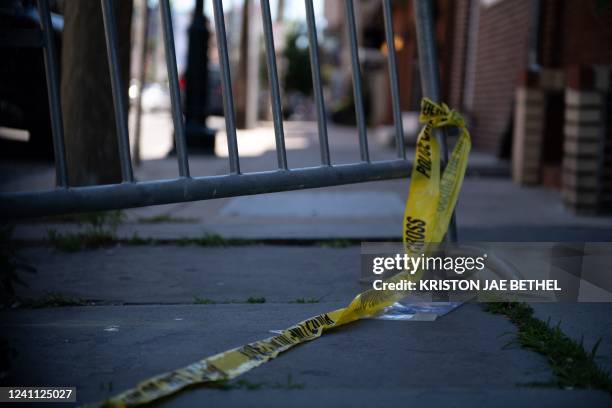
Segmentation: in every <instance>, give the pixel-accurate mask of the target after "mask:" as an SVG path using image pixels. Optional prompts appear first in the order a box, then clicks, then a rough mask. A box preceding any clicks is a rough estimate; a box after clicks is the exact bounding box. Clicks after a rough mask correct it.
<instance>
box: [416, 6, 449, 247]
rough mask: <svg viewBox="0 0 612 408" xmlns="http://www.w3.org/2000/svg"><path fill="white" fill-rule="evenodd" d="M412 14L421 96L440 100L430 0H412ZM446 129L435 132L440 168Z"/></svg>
mask: <svg viewBox="0 0 612 408" xmlns="http://www.w3.org/2000/svg"><path fill="white" fill-rule="evenodd" d="M414 15H415V19H416V24H415V25H416V34H417V45H418V51H419V68H420V70H421V87H422V88H423V96H425V97H427V98H429V99H431V100H433V101H434V102H440V77H439V75H440V73H439V71H438V55H437V51H436V40H435V35H434V23H435V21H434V18H433V2H432V0H414ZM446 136H447V135H446V131H445V130H444V129H443V130H442V131H438V132H436V137H437V138H438V140H439V143H440V147H441V149H442V157H441V162H442V168H444V167H446V162H447V161H448V146H447V141H446ZM447 235H448V238H449V240H450V241H451V242H456V241H457V223H456V219H455V213H453V217H452V219H451V223H450V226H449V229H448V233H447Z"/></svg>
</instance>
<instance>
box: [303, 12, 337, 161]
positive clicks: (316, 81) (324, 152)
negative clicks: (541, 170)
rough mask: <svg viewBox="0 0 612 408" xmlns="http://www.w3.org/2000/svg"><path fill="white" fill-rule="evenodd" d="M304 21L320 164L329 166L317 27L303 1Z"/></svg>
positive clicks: (313, 17) (312, 15) (312, 14)
mask: <svg viewBox="0 0 612 408" xmlns="http://www.w3.org/2000/svg"><path fill="white" fill-rule="evenodd" d="M304 2H305V5H306V21H307V25H308V41H309V43H310V47H309V48H310V71H311V72H312V88H313V93H314V98H315V105H316V107H317V124H318V126H319V149H320V151H321V163H322V164H323V165H325V166H329V165H331V161H330V158H329V142H328V138H327V117H326V114H327V113H326V112H325V99H324V98H323V87H322V85H321V66H320V63H319V45H318V40H317V25H316V22H315V15H314V8H313V6H312V0H305V1H304Z"/></svg>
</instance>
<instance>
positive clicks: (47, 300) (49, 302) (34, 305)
mask: <svg viewBox="0 0 612 408" xmlns="http://www.w3.org/2000/svg"><path fill="white" fill-rule="evenodd" d="M86 305H87V301H86V300H84V299H81V298H78V297H74V296H68V295H64V294H62V293H58V292H50V293H47V294H46V295H44V296H42V297H39V298H35V299H27V300H24V301H23V302H22V303H21V307H25V308H31V309H40V308H44V307H61V306H86Z"/></svg>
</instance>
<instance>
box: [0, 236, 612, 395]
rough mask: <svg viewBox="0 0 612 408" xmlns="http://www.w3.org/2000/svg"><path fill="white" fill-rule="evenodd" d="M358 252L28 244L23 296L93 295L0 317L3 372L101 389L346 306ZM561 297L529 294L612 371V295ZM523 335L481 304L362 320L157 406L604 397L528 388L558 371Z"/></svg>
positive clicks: (31, 380) (354, 287) (17, 380)
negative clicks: (585, 301) (545, 299)
mask: <svg viewBox="0 0 612 408" xmlns="http://www.w3.org/2000/svg"><path fill="white" fill-rule="evenodd" d="M359 252H360V251H359V247H347V248H321V247H317V246H309V247H300V246H297V247H295V246H291V247H287V246H266V245H256V246H245V247H225V248H210V247H199V246H185V247H182V246H172V245H164V246H114V247H109V248H101V249H95V250H84V251H80V252H75V253H64V252H60V251H58V250H56V249H52V248H48V247H32V248H28V249H25V250H23V251H22V252H21V253H22V255H23V256H24V257H25V258H26V259H27V260H28V262H30V263H31V264H32V265H33V266H35V267H36V268H37V270H38V271H37V273H36V274H35V275H24V278H25V279H26V280H27V283H28V284H29V288H21V287H19V290H20V292H19V294H20V295H21V296H22V297H23V298H34V299H44V296H45V294H46V293H49V292H55V293H59V294H61V296H64V297H65V298H66V299H77V298H78V299H84V300H86V303H87V304H89V305H90V306H76V307H71V308H66V307H59V308H58V307H49V308H42V309H27V308H26V309H12V310H4V311H2V312H0V326H1V331H2V333H3V336H2V337H3V338H4V339H5V341H7V342H8V345H9V347H11V348H12V349H14V350H15V351H16V353H17V354H16V357H15V358H14V359H13V360H12V366H13V369H12V370H11V371H10V372H9V377H8V379H7V381H9V382H10V383H11V384H13V385H17V384H22V385H26V384H28V385H43V384H44V385H64V386H67V385H71V386H72V385H74V386H77V389H78V393H77V394H78V395H79V401H80V402H91V401H96V400H100V399H103V398H107V397H109V396H111V395H114V394H116V393H117V392H120V391H122V390H123V389H125V388H128V387H131V386H134V385H135V384H136V383H137V382H138V381H141V380H143V379H145V378H147V377H149V376H152V375H155V374H158V373H161V372H164V371H168V370H172V369H175V368H178V367H180V366H183V365H186V364H189V363H191V362H193V361H196V360H198V359H200V358H203V357H206V356H208V355H212V354H214V353H217V352H220V351H224V350H227V349H229V348H232V347H235V346H239V345H242V344H244V343H247V342H250V341H254V340H258V339H262V338H265V337H268V336H269V335H270V332H269V330H273V329H282V328H285V327H288V326H290V325H292V324H293V323H296V322H298V321H300V320H302V319H304V318H307V317H310V316H312V315H316V314H318V313H321V312H325V311H329V310H333V309H336V308H339V307H343V306H346V304H348V303H349V302H350V300H351V299H352V298H353V297H354V295H355V294H357V293H359V292H360V291H362V290H364V289H366V288H367V287H366V286H364V285H363V284H360V283H359V277H360V261H359ZM249 298H251V299H257V300H255V301H256V302H260V301H263V299H265V303H263V304H253V303H249V300H248V299H249ZM262 298H263V299H262ZM196 302H200V303H207V304H194V303H196ZM302 302H304V303H302ZM310 302H313V303H310ZM558 306H559V305H552V307H551V306H548V305H542V307H540V305H534V307H536V313H537V315H538V316H540V317H542V318H544V319H545V318H546V317H545V313H546V311H547V310H548V312H549V313H561V314H560V315H559V314H557V316H558V317H560V318H561V319H562V320H563V321H564V328H565V325H567V324H574V327H573V329H572V331H571V332H570V335H572V336H576V335H577V336H581V335H582V334H585V336H586V337H585V338H586V344H587V346H589V345H591V346H592V344H593V341H596V340H597V338H598V337H603V338H604V342H603V343H602V344H601V346H600V351H599V355H600V356H601V357H600V358H599V360H598V361H599V362H600V363H601V364H602V365H603V366H604V367H608V368H610V367H612V366H611V365H610V362H612V343H611V342H610V339H612V327H611V325H610V319H609V313H608V311H609V307H608V305H606V304H602V305H582V304H578V305H565V306H566V307H565V308H564V309H559V308H558ZM587 307H588V309H587ZM572 316H573V317H572ZM567 317H570V318H569V319H568V318H567ZM553 323H554V320H553ZM576 324H579V326H576ZM515 331H516V328H515V327H514V326H513V325H512V324H511V323H509V321H508V320H507V319H505V318H503V317H501V316H498V315H493V314H490V313H487V312H485V311H484V310H483V309H482V307H481V306H480V305H478V304H466V305H464V306H462V307H460V308H459V309H457V310H456V311H453V312H451V313H450V314H448V315H446V316H443V317H441V318H439V319H437V320H436V321H434V322H390V321H380V320H366V321H360V322H356V323H353V324H350V325H348V326H346V327H344V328H340V329H338V330H336V331H334V332H331V333H329V334H328V335H325V336H323V338H321V339H319V340H317V341H315V342H312V343H309V344H305V345H303V346H300V347H298V348H296V349H294V350H290V351H288V352H287V353H286V354H284V355H282V356H280V357H279V358H278V359H277V360H274V361H272V362H270V363H267V364H265V365H264V366H262V367H259V368H257V369H255V370H253V371H251V372H249V373H247V374H245V375H244V376H241V377H240V379H241V380H243V384H247V385H248V386H249V387H252V388H257V389H256V390H248V389H233V390H227V391H222V390H212V389H209V388H195V389H192V390H189V391H186V392H183V393H180V394H179V395H178V396H177V397H176V398H170V399H168V400H166V401H165V402H164V403H162V404H161V406H173V407H174V406H178V407H181V406H194V405H204V404H208V405H212V406H218V405H221V406H250V405H252V404H253V403H254V402H256V404H257V405H266V404H270V405H272V406H280V405H282V404H285V405H286V404H287V403H289V401H291V403H292V404H293V403H294V402H295V405H297V406H302V405H304V404H305V401H309V399H311V398H317V400H318V401H320V404H322V405H323V406H326V405H335V404H338V403H341V405H347V404H350V405H355V406H364V405H365V401H370V403H373V404H375V405H377V406H391V405H395V406H397V404H400V403H405V402H406V401H415V402H418V403H420V404H426V405H431V406H448V404H451V405H453V404H455V405H465V404H477V403H485V404H491V405H492V404H495V405H498V404H500V403H501V406H504V405H503V404H504V403H505V400H506V399H508V398H509V397H511V398H512V401H513V402H517V401H518V402H520V403H521V404H525V405H535V404H538V405H542V404H543V406H547V405H546V404H550V405H548V406H575V405H577V404H580V405H582V404H586V403H588V404H589V406H591V405H592V406H606V405H608V404H609V402H610V397H609V396H608V395H607V394H605V393H603V392H599V391H584V390H571V391H570V390H558V389H554V388H541V387H536V388H534V384H542V383H548V382H550V381H551V380H553V377H552V373H551V371H550V368H549V366H548V364H547V362H546V360H545V358H544V357H542V356H540V355H538V354H535V353H533V352H531V351H528V350H525V349H521V348H518V347H510V348H508V347H507V344H508V343H509V342H510V341H511V340H512V339H513V338H514V334H513V333H515ZM60 372H61V373H62V375H61V377H58V373H60ZM380 395H384V397H381V398H382V400H380V401H378V399H379V396H380ZM500 400H503V401H500ZM543 400H545V401H543ZM341 401H342V402H341ZM378 402H380V403H378Z"/></svg>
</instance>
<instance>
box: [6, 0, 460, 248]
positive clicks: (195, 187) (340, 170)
mask: <svg viewBox="0 0 612 408" xmlns="http://www.w3.org/2000/svg"><path fill="white" fill-rule="evenodd" d="M260 1H261V10H262V20H263V21H262V22H263V28H264V30H263V31H264V43H265V50H266V58H267V67H268V77H269V83H270V90H271V103H272V115H273V122H274V133H275V140H276V155H277V162H278V168H277V169H275V170H271V171H263V172H256V173H242V172H241V171H240V155H239V153H238V143H237V140H236V120H235V111H234V101H233V97H232V91H231V90H232V79H231V75H230V64H229V56H228V46H227V38H226V32H225V21H224V15H223V4H222V0H212V3H213V12H214V21H215V29H216V35H217V46H218V53H219V61H220V69H221V84H222V93H223V107H224V114H225V124H226V134H227V146H228V157H229V169H230V171H229V174H226V175H221V176H206V177H192V176H191V174H190V171H189V157H188V155H187V148H186V139H185V129H184V123H183V114H182V112H181V103H180V93H179V81H178V74H177V67H176V55H175V49H174V35H173V31H172V18H171V9H170V4H169V0H160V10H161V21H162V30H163V38H164V48H165V55H166V64H167V71H168V77H169V78H168V79H169V87H170V99H171V112H172V120H173V124H174V130H175V131H174V135H175V145H176V155H177V161H178V177H177V178H174V179H170V180H154V181H142V182H139V181H136V180H135V179H134V175H133V169H132V162H131V157H130V147H129V146H130V144H129V136H128V126H127V110H126V106H125V101H124V99H123V97H122V95H121V89H123V84H122V78H121V75H120V70H119V64H118V60H117V58H118V57H117V49H118V47H117V34H116V27H115V16H114V12H113V7H112V6H113V0H101V3H102V14H103V21H104V30H105V38H106V47H107V55H108V64H109V70H110V78H111V86H112V97H113V105H114V110H115V122H116V123H115V125H116V128H117V137H118V146H119V158H120V163H121V174H122V179H123V182H122V183H120V184H111V185H97V186H87V187H70V186H69V185H68V171H67V163H66V155H65V149H64V136H63V127H62V112H61V105H60V96H59V82H58V73H57V72H58V69H57V61H56V52H55V46H54V43H53V35H52V28H51V15H50V11H49V4H48V0H39V1H38V6H39V12H40V19H41V29H42V33H43V39H44V57H45V70H46V76H47V87H48V94H49V105H50V113H51V123H52V133H53V146H54V153H55V169H56V180H57V183H56V184H57V187H56V188H54V189H51V190H43V191H26V192H11V193H2V194H0V213H1V214H2V215H3V216H5V217H33V216H44V215H55V214H63V213H72V212H88V211H97V210H111V209H120V208H130V207H140V206H148V205H157V204H168V203H177V202H184V201H195V200H207V199H213V198H221V197H231V196H242V195H250V194H260V193H270V192H277V191H287V190H298V189H306V188H315V187H326V186H335V185H342V184H349V183H358V182H366V181H373V180H383V179H392V178H401V177H408V176H409V175H410V171H411V164H410V162H409V161H407V160H406V153H405V148H404V138H403V129H402V118H401V111H400V98H399V84H398V72H397V65H396V51H395V44H394V33H393V22H392V13H391V12H392V10H391V0H381V1H382V6H383V13H384V19H385V37H386V42H387V47H388V65H389V77H390V81H391V100H392V109H393V118H394V129H395V136H396V147H397V159H395V160H387V161H376V162H373V161H371V160H370V154H369V150H368V137H367V131H366V123H365V112H364V102H363V95H362V85H361V72H360V63H359V55H358V44H357V30H356V24H355V13H354V8H353V0H344V1H345V6H346V7H345V9H346V19H347V27H348V38H349V46H350V54H351V67H352V77H353V91H354V99H355V110H356V118H357V129H358V139H357V140H358V142H359V149H360V157H361V162H358V163H352V164H341V165H334V164H333V163H332V162H331V160H330V152H329V143H328V132H327V122H326V110H325V102H324V99H323V90H322V84H321V73H320V66H319V51H318V44H317V41H318V40H317V28H316V22H315V14H314V10H313V0H304V3H305V7H306V21H307V28H308V39H309V45H310V47H309V48H310V63H311V71H312V81H313V91H314V92H313V94H314V100H315V105H316V114H317V122H318V134H319V135H318V136H319V149H320V153H321V165H320V166H317V167H309V168H299V169H292V168H290V167H289V164H288V163H287V153H286V148H285V138H284V130H283V120H282V109H281V97H280V89H279V78H278V71H277V67H276V55H275V48H274V38H273V35H272V19H271V14H270V4H269V0H260ZM414 7H415V16H416V19H417V24H416V26H417V41H418V48H419V56H420V57H419V61H420V66H421V81H422V84H423V94H424V96H427V97H429V98H431V99H433V100H434V101H437V100H439V79H438V65H437V56H436V49H435V41H434V32H433V12H432V7H433V5H432V1H431V0H414ZM438 137H439V138H440V143H441V146H442V151H443V160H444V161H446V158H447V155H448V149H447V147H446V138H445V136H444V135H438ZM452 231H454V225H453V226H452V227H451V237H452V236H453V234H454V232H452Z"/></svg>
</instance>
